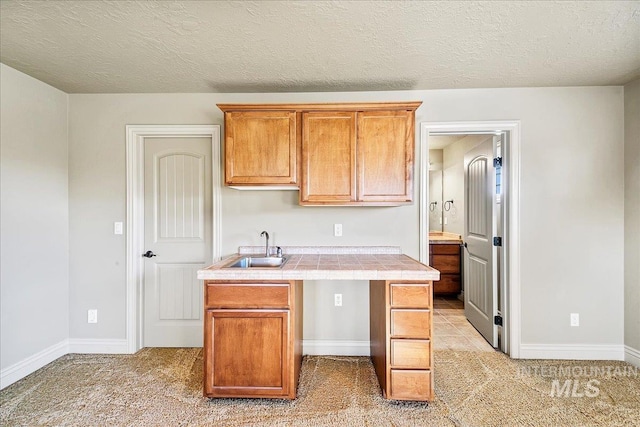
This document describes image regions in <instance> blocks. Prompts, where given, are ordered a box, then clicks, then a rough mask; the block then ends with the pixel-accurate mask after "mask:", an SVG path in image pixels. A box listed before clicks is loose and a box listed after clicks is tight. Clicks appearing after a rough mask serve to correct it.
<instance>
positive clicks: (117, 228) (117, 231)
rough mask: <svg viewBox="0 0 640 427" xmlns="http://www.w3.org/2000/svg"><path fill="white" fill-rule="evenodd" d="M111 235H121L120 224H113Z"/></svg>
mask: <svg viewBox="0 0 640 427" xmlns="http://www.w3.org/2000/svg"><path fill="white" fill-rule="evenodd" d="M113 234H122V222H114V223H113Z"/></svg>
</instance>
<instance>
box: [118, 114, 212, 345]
mask: <svg viewBox="0 0 640 427" xmlns="http://www.w3.org/2000/svg"><path fill="white" fill-rule="evenodd" d="M149 137H153V138H175V137H183V138H185V137H186V138H189V137H195V138H202V137H205V138H210V139H211V162H212V168H211V177H212V181H213V182H212V191H213V194H212V203H213V210H212V217H213V218H212V220H213V227H212V232H213V239H212V242H213V248H212V258H213V260H212V261H217V260H219V259H220V256H221V254H222V240H221V231H222V222H221V219H222V210H221V189H222V178H221V177H222V175H221V166H220V165H221V161H220V125H127V126H126V166H127V223H126V239H127V247H126V264H127V267H126V271H127V284H126V311H125V313H126V341H127V352H128V353H130V354H132V353H135V352H137V351H138V350H140V349H141V348H142V345H143V342H142V337H143V319H142V313H143V311H142V310H143V307H142V304H143V302H144V300H143V298H142V292H143V288H142V287H143V285H144V263H143V260H144V258H143V257H142V253H143V252H144V250H143V249H144V141H145V138H149Z"/></svg>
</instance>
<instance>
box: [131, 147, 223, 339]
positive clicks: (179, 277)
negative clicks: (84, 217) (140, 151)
mask: <svg viewBox="0 0 640 427" xmlns="http://www.w3.org/2000/svg"><path fill="white" fill-rule="evenodd" d="M144 153H145V154H144V159H145V164H144V171H145V180H144V193H145V200H144V212H145V231H144V235H145V251H151V252H152V253H153V256H151V257H147V258H146V259H145V269H144V273H145V276H144V338H143V343H144V346H145V347H200V346H202V339H203V318H202V307H203V301H202V294H203V291H202V286H201V284H200V283H199V281H198V280H197V278H196V272H197V270H198V269H201V268H202V267H204V266H205V264H206V263H207V261H208V260H209V261H210V260H211V248H212V244H211V243H212V242H211V240H212V234H211V226H212V225H211V218H212V201H211V199H212V197H211V185H212V184H211V139H210V138H189V137H176V138H145V142H144ZM148 255H151V254H150V253H148Z"/></svg>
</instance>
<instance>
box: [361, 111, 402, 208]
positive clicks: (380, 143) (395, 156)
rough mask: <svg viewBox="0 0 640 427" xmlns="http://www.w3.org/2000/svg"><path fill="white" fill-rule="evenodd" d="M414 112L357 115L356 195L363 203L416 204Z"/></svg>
mask: <svg viewBox="0 0 640 427" xmlns="http://www.w3.org/2000/svg"><path fill="white" fill-rule="evenodd" d="M414 121H415V118H414V111H407V110H399V111H398V110H397V111H365V112H360V113H358V141H357V147H358V148H357V158H358V162H357V165H358V167H357V194H358V200H359V201H361V202H373V203H376V202H378V203H394V202H395V203H396V204H398V203H410V202H411V201H412V200H413V158H414V150H415V144H414Z"/></svg>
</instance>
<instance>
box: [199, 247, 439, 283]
mask: <svg viewBox="0 0 640 427" xmlns="http://www.w3.org/2000/svg"><path fill="white" fill-rule="evenodd" d="M282 249H283V253H284V256H285V257H286V258H288V259H287V262H286V263H285V264H284V266H282V267H281V268H273V267H266V268H225V267H226V266H227V265H229V264H231V263H233V262H234V261H235V260H237V259H238V258H241V257H243V256H247V255H251V254H255V255H257V256H264V247H258V246H241V247H240V248H239V250H238V254H237V255H232V256H230V257H228V258H226V259H223V260H221V261H218V262H216V263H215V264H213V265H211V266H209V267H207V268H205V269H203V270H198V279H200V280H247V279H248V280H255V279H260V280H439V279H440V272H439V271H438V270H435V269H434V268H432V267H429V266H428V265H425V264H422V263H420V262H418V261H416V260H415V259H413V258H411V257H409V256H407V255H404V254H402V251H401V250H400V248H399V247H394V246H289V247H284V246H283V247H282Z"/></svg>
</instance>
